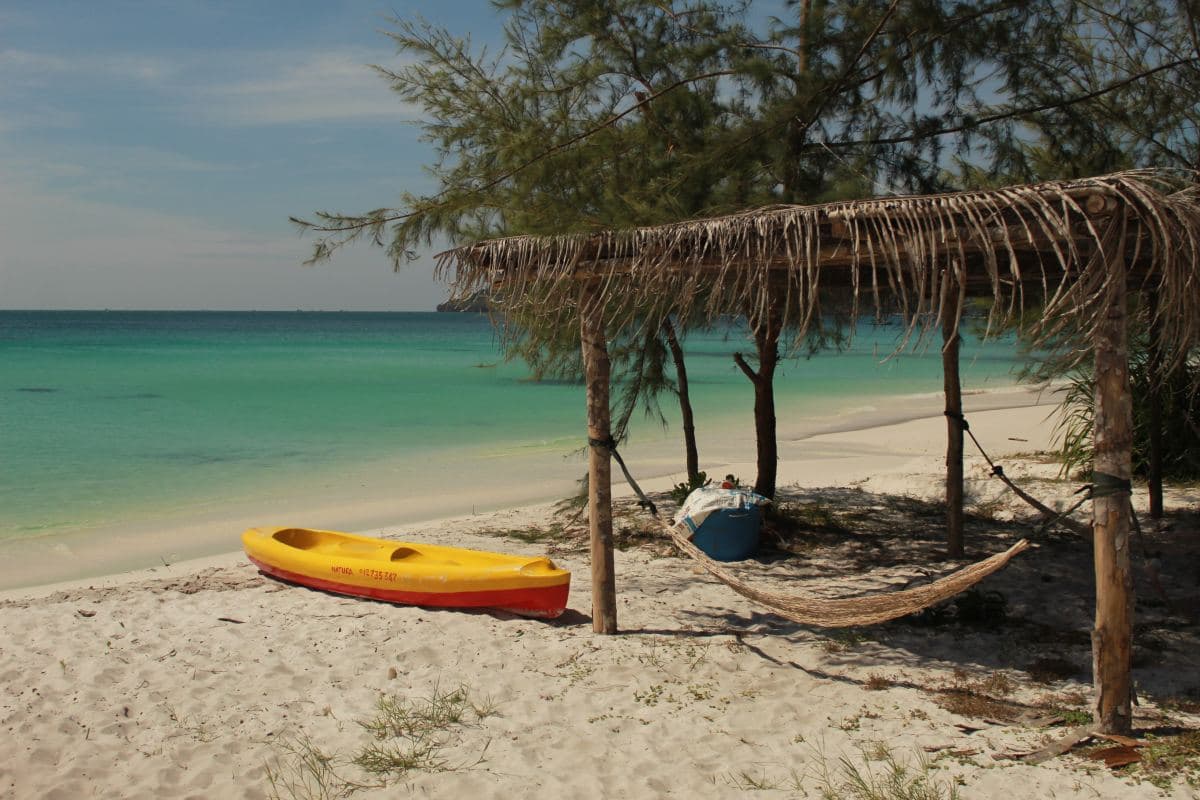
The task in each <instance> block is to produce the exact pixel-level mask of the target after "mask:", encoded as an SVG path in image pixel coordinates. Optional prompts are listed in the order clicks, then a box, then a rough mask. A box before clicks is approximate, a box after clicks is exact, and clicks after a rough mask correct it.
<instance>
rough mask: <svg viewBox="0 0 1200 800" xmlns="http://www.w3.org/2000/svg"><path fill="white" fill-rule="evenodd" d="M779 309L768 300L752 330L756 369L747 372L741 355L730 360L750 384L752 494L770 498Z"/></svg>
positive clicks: (775, 455)
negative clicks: (753, 453) (754, 460)
mask: <svg viewBox="0 0 1200 800" xmlns="http://www.w3.org/2000/svg"><path fill="white" fill-rule="evenodd" d="M782 320H783V309H781V308H780V307H779V305H778V303H777V302H776V301H775V300H772V301H771V304H770V307H769V308H768V310H767V313H766V315H765V316H764V317H763V318H761V319H760V320H758V322H757V324H756V326H755V328H754V348H755V350H756V351H757V354H758V369H756V370H755V369H751V368H750V365H749V364H747V363H746V361H745V359H743V358H742V354H741V353H734V355H733V359H734V361H735V362H736V363H737V365H738V367H740V368H741V370H742V372H743V373H745V375H746V377H747V378H749V379H750V382H751V383H752V384H754V440H755V445H756V448H755V449H756V451H757V464H756V466H757V469H758V474H757V475H756V476H755V479H754V491H756V492H758V493H759V494H761V495H762V496H763V497H769V498H772V499H774V497H775V488H776V487H775V482H776V478H777V476H778V472H779V449H778V445H777V443H776V439H775V368H776V366H778V365H779V335H780V332H781V329H782V327H783V322H782Z"/></svg>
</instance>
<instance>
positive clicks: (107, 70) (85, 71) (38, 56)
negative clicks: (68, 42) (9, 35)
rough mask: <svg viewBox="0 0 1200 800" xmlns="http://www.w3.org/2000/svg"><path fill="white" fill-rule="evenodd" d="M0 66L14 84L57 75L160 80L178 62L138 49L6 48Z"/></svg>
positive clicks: (174, 70) (172, 71) (38, 81)
mask: <svg viewBox="0 0 1200 800" xmlns="http://www.w3.org/2000/svg"><path fill="white" fill-rule="evenodd" d="M0 70H3V71H4V73H5V78H6V82H15V83H16V84H17V85H22V84H24V85H40V84H44V83H46V82H48V81H51V80H53V79H55V78H57V77H60V76H73V77H76V78H84V79H89V80H91V79H97V78H98V79H101V80H125V81H128V80H132V81H137V82H139V83H161V82H162V81H165V80H167V79H169V78H171V77H172V76H174V75H175V74H177V72H178V71H179V65H178V64H176V63H175V62H172V61H169V60H167V59H164V58H159V57H156V56H145V55H140V54H137V53H84V54H78V55H71V56H64V55H61V54H57V53H46V52H38V51H33V50H20V49H16V48H8V49H5V50H0ZM10 85H11V84H10Z"/></svg>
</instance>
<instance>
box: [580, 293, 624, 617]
mask: <svg viewBox="0 0 1200 800" xmlns="http://www.w3.org/2000/svg"><path fill="white" fill-rule="evenodd" d="M579 320H580V323H579V324H580V338H581V343H582V348H583V365H584V376H585V380H586V383H587V430H588V440H589V446H588V524H589V529H590V533H591V560H592V630H593V631H595V632H596V633H605V634H612V633H616V632H617V589H616V580H615V576H614V574H613V533H612V459H611V454H610V453H609V450H608V447H607V446H606V445H604V444H600V443H604V442H608V441H609V440H610V438H611V436H612V431H611V428H610V424H611V420H610V414H609V378H610V375H611V372H612V368H611V364H610V362H609V358H608V343H607V341H606V340H605V336H604V303H603V302H602V300H601V297H600V293H599V292H598V291H596V290H595V288H594V287H590V286H589V287H587V288H585V289H584V291H583V292H582V293H581V298H580V304H579ZM592 442H595V443H597V444H591V443H592Z"/></svg>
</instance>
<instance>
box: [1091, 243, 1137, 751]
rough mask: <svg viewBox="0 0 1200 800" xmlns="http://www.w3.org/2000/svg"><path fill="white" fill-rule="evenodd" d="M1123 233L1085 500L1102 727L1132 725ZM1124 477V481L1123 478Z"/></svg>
mask: <svg viewBox="0 0 1200 800" xmlns="http://www.w3.org/2000/svg"><path fill="white" fill-rule="evenodd" d="M1124 244H1125V237H1124V235H1122V236H1121V237H1120V244H1119V246H1117V247H1116V248H1115V250H1114V251H1112V253H1111V254H1110V255H1109V264H1108V267H1109V275H1108V288H1107V293H1106V297H1105V300H1104V302H1105V306H1106V308H1105V310H1104V318H1103V321H1102V323H1101V324H1100V326H1099V330H1098V331H1097V337H1096V352H1095V359H1096V361H1095V365H1096V375H1095V381H1096V383H1095V402H1096V412H1095V423H1094V425H1095V427H1094V429H1093V431H1092V436H1093V447H1094V451H1095V456H1094V462H1093V468H1094V475H1093V482H1094V483H1095V484H1096V490H1095V492H1096V496H1095V499H1094V500H1093V502H1092V513H1093V522H1092V529H1093V536H1094V544H1093V553H1094V562H1095V571H1096V627H1095V628H1094V629H1093V630H1092V662H1093V678H1094V681H1095V687H1096V702H1095V720H1096V724H1097V726H1098V730H1099V731H1100V732H1101V733H1109V734H1129V732H1130V731H1131V729H1132V726H1133V716H1132V701H1133V679H1132V668H1133V658H1132V656H1133V604H1134V594H1133V576H1132V573H1131V572H1130V564H1129V546H1130V540H1129V532H1130V520H1129V511H1130V506H1129V493H1130V492H1129V488H1128V483H1127V482H1128V481H1129V480H1130V478H1131V477H1132V474H1133V468H1132V467H1133V456H1132V446H1133V399H1132V395H1131V391H1130V385H1129V332H1128V326H1127V318H1126V317H1127V312H1126V305H1125V301H1126V297H1125V295H1126V292H1125V273H1126V265H1125V260H1124V258H1125V252H1124V251H1125V247H1124ZM1123 482H1125V483H1123Z"/></svg>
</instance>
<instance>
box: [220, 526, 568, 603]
mask: <svg viewBox="0 0 1200 800" xmlns="http://www.w3.org/2000/svg"><path fill="white" fill-rule="evenodd" d="M242 546H243V547H244V548H245V549H246V555H247V556H249V557H250V560H251V561H253V562H254V563H255V564H256V565H257V566H258V568H259V569H261V570H262V571H263V572H265V573H267V574H268V575H273V576H275V577H276V578H280V579H282V580H285V581H289V582H291V583H298V584H300V585H302V586H310V587H312V588H314V589H322V590H324V591H327V592H337V593H338V594H348V595H355V596H357V597H370V598H373V599H375V600H386V601H388V602H392V603H404V604H408V605H418V606H443V607H447V608H499V609H503V610H505V611H512V612H514V613H517V614H523V615H525V616H532V617H546V618H552V617H557V616H558V615H559V614H561V613H562V612H563V610H564V609H565V608H566V606H567V594H568V592H569V590H570V585H571V573H570V572H568V571H566V570H562V569H558V568H557V567H556V566H554V562H553V561H551V560H550V559H548V558H546V557H544V556H541V557H538V556H510V555H505V554H503V553H488V552H484V551H481V550H465V549H462V548H458V547H442V546H439V545H433V544H417V543H415V542H397V541H394V540H391V539H375V538H372V537H370V536H357V535H355V534H351V533H339V532H337V531H319V530H311V529H308V528H250V529H249V530H247V531H246V532H245V533H243V534H242Z"/></svg>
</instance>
